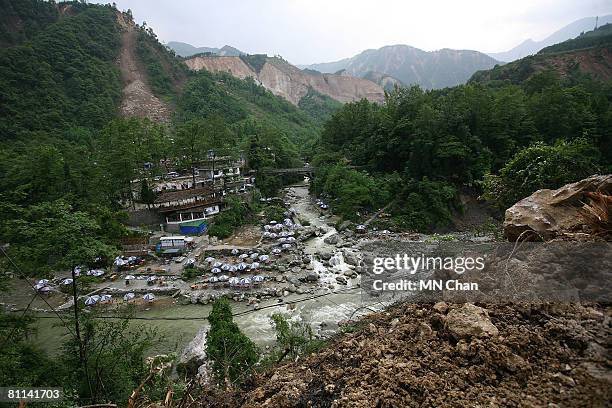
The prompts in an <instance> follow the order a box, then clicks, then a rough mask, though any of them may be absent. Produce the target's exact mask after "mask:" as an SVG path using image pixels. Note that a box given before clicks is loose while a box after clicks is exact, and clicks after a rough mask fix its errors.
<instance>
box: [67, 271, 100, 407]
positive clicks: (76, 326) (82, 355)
mask: <svg viewBox="0 0 612 408" xmlns="http://www.w3.org/2000/svg"><path fill="white" fill-rule="evenodd" d="M76 268H77V267H76V266H73V267H72V301H73V302H74V333H75V334H76V338H77V343H79V361H80V363H81V368H82V369H83V371H84V372H85V376H86V377H87V385H88V386H89V395H90V396H91V397H92V398H95V396H94V395H93V389H92V388H91V381H90V379H89V369H88V368H87V359H86V358H85V349H84V348H83V340H82V339H81V329H80V325H79V304H78V301H77V286H76V278H77V276H76V271H75V269H76Z"/></svg>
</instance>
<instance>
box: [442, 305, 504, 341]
mask: <svg viewBox="0 0 612 408" xmlns="http://www.w3.org/2000/svg"><path fill="white" fill-rule="evenodd" d="M445 322H446V328H447V329H448V331H449V332H450V333H451V334H452V335H453V337H455V338H456V339H463V338H470V337H488V336H497V335H498V334H499V330H497V327H495V325H493V323H491V320H490V319H489V314H488V313H487V311H486V309H483V308H481V307H478V306H475V305H473V304H471V303H466V304H465V305H463V306H462V307H460V308H457V309H453V310H451V311H450V312H449V313H448V315H447V316H446V318H445Z"/></svg>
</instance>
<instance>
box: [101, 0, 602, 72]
mask: <svg viewBox="0 0 612 408" xmlns="http://www.w3.org/2000/svg"><path fill="white" fill-rule="evenodd" d="M99 2H100V3H107V2H108V1H99ZM116 3H117V7H118V8H119V9H122V10H126V9H128V8H130V9H131V10H132V13H133V15H134V18H135V19H136V21H137V22H138V23H141V22H142V21H146V22H147V24H148V25H149V26H151V27H153V30H154V31H155V32H156V33H157V35H158V36H159V38H160V40H161V41H162V42H168V41H182V42H186V43H189V44H192V45H195V46H208V47H221V46H223V45H225V44H228V45H232V46H234V47H236V48H238V49H240V50H242V51H244V52H247V53H250V54H256V53H265V54H269V55H275V54H280V55H282V56H283V57H284V58H285V59H287V60H289V61H290V62H291V63H293V64H309V63H315V62H328V61H334V60H338V59H342V58H346V57H351V56H353V55H355V54H358V53H359V52H361V51H363V50H365V49H368V48H380V47H382V46H384V45H392V44H408V45H412V46H414V47H418V48H421V49H424V50H427V51H431V50H437V49H440V48H455V49H474V50H478V51H484V52H498V51H506V50H508V49H510V48H512V47H514V46H515V45H517V44H518V43H520V42H521V41H523V40H525V39H527V38H532V39H534V40H536V41H537V40H541V39H543V38H544V37H546V36H548V35H549V34H551V33H552V32H554V31H556V30H558V29H559V28H561V27H563V26H565V25H567V24H569V23H571V22H572V21H574V20H577V19H579V18H583V17H590V16H596V15H606V14H612V1H611V0H503V1H501V0H419V1H410V0H404V1H402V0H374V1H373V0H218V1H215V0H172V1H170V0H116Z"/></svg>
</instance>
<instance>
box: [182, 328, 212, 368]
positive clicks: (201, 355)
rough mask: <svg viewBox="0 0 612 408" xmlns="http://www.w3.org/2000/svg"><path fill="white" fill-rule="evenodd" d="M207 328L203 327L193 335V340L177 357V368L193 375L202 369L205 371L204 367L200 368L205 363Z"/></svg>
mask: <svg viewBox="0 0 612 408" xmlns="http://www.w3.org/2000/svg"><path fill="white" fill-rule="evenodd" d="M207 332H208V329H207V328H205V327H203V328H201V329H200V330H199V331H198V333H197V334H196V335H195V337H194V338H193V340H191V341H190V342H189V344H187V346H185V349H184V350H183V352H182V353H181V356H180V357H179V361H178V364H177V370H178V371H180V372H184V373H187V374H190V375H195V374H196V373H200V372H202V371H206V370H205V369H204V368H202V369H200V367H201V366H202V365H205V364H206V334H207Z"/></svg>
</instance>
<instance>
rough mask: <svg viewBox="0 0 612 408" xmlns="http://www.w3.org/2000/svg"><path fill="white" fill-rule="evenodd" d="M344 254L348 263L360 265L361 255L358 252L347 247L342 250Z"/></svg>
mask: <svg viewBox="0 0 612 408" xmlns="http://www.w3.org/2000/svg"><path fill="white" fill-rule="evenodd" d="M342 254H343V256H344V262H346V263H347V264H349V265H353V266H357V265H359V255H358V254H357V253H355V252H353V251H349V250H346V249H345V250H344V251H342Z"/></svg>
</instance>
